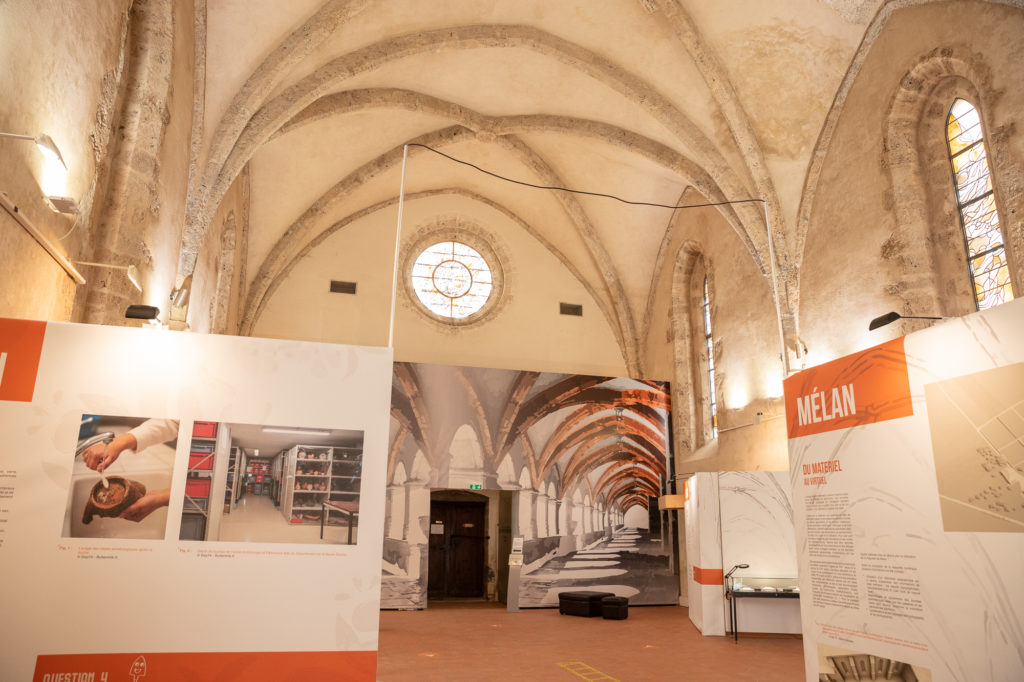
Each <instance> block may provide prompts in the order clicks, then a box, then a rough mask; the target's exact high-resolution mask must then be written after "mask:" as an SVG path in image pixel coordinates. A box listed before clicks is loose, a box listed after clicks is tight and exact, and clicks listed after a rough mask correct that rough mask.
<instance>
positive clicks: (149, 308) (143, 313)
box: [124, 305, 160, 320]
mask: <svg viewBox="0 0 1024 682" xmlns="http://www.w3.org/2000/svg"><path fill="white" fill-rule="evenodd" d="M124 316H125V318H126V319H129V320H155V319H156V318H158V317H160V309H159V308H157V307H156V306H155V305H130V306H128V309H127V310H125V311H124Z"/></svg>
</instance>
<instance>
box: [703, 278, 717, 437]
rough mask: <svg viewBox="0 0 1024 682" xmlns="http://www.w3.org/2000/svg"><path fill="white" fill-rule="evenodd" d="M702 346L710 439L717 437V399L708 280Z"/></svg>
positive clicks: (704, 304) (705, 292)
mask: <svg viewBox="0 0 1024 682" xmlns="http://www.w3.org/2000/svg"><path fill="white" fill-rule="evenodd" d="M701 309H702V310H703V312H704V344H705V348H706V349H707V354H708V407H709V408H710V415H711V437H712V438H717V437H718V399H717V396H716V395H715V349H714V346H715V344H714V342H713V341H712V340H711V297H710V296H708V278H707V277H705V278H704V300H703V302H702V303H701Z"/></svg>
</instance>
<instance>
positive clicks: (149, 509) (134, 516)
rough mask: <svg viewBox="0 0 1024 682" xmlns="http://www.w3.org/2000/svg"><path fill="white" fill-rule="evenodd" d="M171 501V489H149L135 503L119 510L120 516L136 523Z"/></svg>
mask: <svg viewBox="0 0 1024 682" xmlns="http://www.w3.org/2000/svg"><path fill="white" fill-rule="evenodd" d="M170 501H171V489H170V488H165V489H164V490H151V491H149V492H148V493H146V494H145V495H143V496H142V498H140V499H139V500H138V501H137V502H136V503H135V504H133V505H132V506H130V507H128V508H127V509H125V510H124V511H123V512H121V518H122V519H127V520H129V521H135V522H136V523H138V522H139V521H142V520H143V519H144V518H146V517H147V516H149V515H150V514H152V513H153V512H155V511H156V510H157V509H159V508H160V507H166V506H167V505H168V504H169V503H170Z"/></svg>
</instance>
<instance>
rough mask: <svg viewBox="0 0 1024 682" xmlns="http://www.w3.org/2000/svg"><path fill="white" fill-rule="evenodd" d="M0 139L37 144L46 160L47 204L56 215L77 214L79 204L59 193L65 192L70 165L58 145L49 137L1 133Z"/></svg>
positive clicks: (44, 190) (45, 191)
mask: <svg viewBox="0 0 1024 682" xmlns="http://www.w3.org/2000/svg"><path fill="white" fill-rule="evenodd" d="M0 137H10V138H13V139H15V140H29V141H30V142H35V144H36V147H38V148H39V151H40V152H41V153H42V155H43V157H44V158H45V159H46V165H45V166H44V168H43V187H42V189H43V195H44V197H45V198H46V203H47V205H48V206H49V207H50V209H52V210H53V211H54V213H71V214H77V213H78V212H79V210H78V202H77V201H75V200H74V199H72V198H71V197H66V196H61V195H59V194H57V192H62V191H65V185H66V184H67V173H68V165H67V163H65V162H64V157H63V156H62V155H61V153H60V150H59V149H58V148H57V144H56V143H55V142H54V141H53V138H51V137H50V136H49V135H45V134H44V135H35V136H32V135H19V134H17V133H0Z"/></svg>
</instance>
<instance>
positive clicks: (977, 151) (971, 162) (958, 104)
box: [946, 99, 1013, 310]
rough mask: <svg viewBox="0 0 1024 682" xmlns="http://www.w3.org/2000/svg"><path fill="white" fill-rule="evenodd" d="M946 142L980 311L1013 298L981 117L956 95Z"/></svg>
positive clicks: (975, 299)
mask: <svg viewBox="0 0 1024 682" xmlns="http://www.w3.org/2000/svg"><path fill="white" fill-rule="evenodd" d="M946 142H947V143H948V149H949V159H950V163H951V164H952V167H953V183H954V184H955V186H956V205H957V209H958V211H959V214H960V227H961V228H962V230H963V235H964V245H965V247H966V249H967V266H968V270H969V272H970V275H971V281H972V283H973V285H974V302H975V305H976V306H977V308H978V310H984V309H986V308H991V307H992V306H996V305H999V304H1000V303H1005V302H1006V301H1010V300H1012V299H1013V289H1012V287H1011V284H1010V268H1009V265H1008V264H1007V262H1006V250H1005V247H1004V244H1005V240H1004V239H1003V233H1002V231H1001V230H1000V228H999V212H998V211H997V210H996V199H995V191H994V189H993V186H992V176H991V173H990V171H989V166H988V159H987V156H986V154H985V143H984V141H983V139H982V129H981V117H980V116H978V110H977V109H975V108H974V107H973V106H972V105H971V103H970V102H968V101H967V100H964V99H957V100H955V101H954V102H953V106H952V107H950V109H949V117H948V118H947V119H946Z"/></svg>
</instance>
